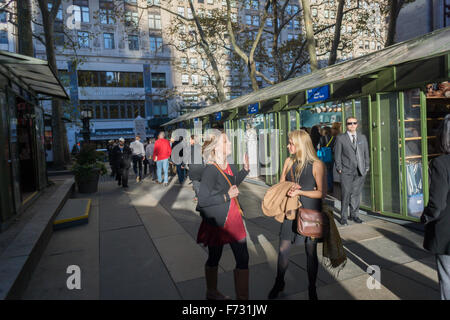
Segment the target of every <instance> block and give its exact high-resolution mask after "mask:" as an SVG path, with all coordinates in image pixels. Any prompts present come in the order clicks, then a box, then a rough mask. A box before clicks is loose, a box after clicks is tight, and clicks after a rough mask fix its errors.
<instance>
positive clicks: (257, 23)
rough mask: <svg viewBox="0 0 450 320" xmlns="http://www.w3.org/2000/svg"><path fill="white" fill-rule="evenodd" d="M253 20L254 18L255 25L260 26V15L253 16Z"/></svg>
mask: <svg viewBox="0 0 450 320" xmlns="http://www.w3.org/2000/svg"><path fill="white" fill-rule="evenodd" d="M252 20H253V23H252V24H253V25H254V26H256V27H258V26H259V16H253V17H252Z"/></svg>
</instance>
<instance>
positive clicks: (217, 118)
mask: <svg viewBox="0 0 450 320" xmlns="http://www.w3.org/2000/svg"><path fill="white" fill-rule="evenodd" d="M214 119H216V121H220V120H222V112H216V113H215V117H214Z"/></svg>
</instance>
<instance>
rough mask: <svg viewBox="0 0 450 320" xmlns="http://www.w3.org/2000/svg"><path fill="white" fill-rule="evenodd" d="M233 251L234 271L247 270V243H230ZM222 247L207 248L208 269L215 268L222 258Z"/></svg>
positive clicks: (243, 241)
mask: <svg viewBox="0 0 450 320" xmlns="http://www.w3.org/2000/svg"><path fill="white" fill-rule="evenodd" d="M230 247H231V250H233V254H234V259H235V260H236V269H248V250H247V242H246V241H245V239H244V240H242V241H237V242H232V243H230ZM222 250H223V246H208V252H209V255H208V261H206V265H207V266H208V267H217V266H218V265H219V260H220V258H221V257H222Z"/></svg>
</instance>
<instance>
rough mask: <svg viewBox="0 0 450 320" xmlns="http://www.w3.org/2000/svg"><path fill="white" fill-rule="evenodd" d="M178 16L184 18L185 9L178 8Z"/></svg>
mask: <svg viewBox="0 0 450 320" xmlns="http://www.w3.org/2000/svg"><path fill="white" fill-rule="evenodd" d="M178 14H179V15H180V16H183V17H184V7H178Z"/></svg>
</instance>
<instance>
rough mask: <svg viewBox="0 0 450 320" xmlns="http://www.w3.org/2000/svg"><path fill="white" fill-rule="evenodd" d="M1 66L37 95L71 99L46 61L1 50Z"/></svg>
mask: <svg viewBox="0 0 450 320" xmlns="http://www.w3.org/2000/svg"><path fill="white" fill-rule="evenodd" d="M0 66H1V67H4V69H6V72H8V73H9V75H10V76H11V75H12V76H14V77H15V78H17V79H18V80H20V81H22V82H23V84H24V85H26V86H28V87H29V88H30V89H31V90H33V91H34V92H35V93H37V94H42V95H46V96H51V97H57V98H61V99H67V100H69V99H70V98H69V96H68V95H67V93H66V91H65V90H64V87H63V86H62V84H61V82H60V81H59V79H58V77H56V76H55V73H54V72H53V70H52V69H51V68H50V66H49V65H48V62H47V61H45V60H41V59H36V58H32V57H28V56H24V55H20V54H16V53H11V52H7V51H1V50H0ZM2 69H3V68H2Z"/></svg>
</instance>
